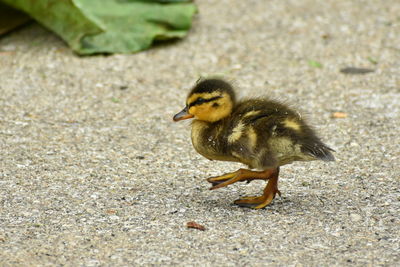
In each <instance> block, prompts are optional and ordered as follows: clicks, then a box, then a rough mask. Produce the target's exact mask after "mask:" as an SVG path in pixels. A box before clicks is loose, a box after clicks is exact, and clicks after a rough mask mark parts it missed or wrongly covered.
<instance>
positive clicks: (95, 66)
mask: <svg viewBox="0 0 400 267" xmlns="http://www.w3.org/2000/svg"><path fill="white" fill-rule="evenodd" d="M197 3H198V5H199V11H200V12H199V14H198V16H197V17H196V20H195V22H194V27H193V29H192V31H191V32H190V34H189V36H188V38H186V39H185V40H184V41H180V42H176V43H171V44H167V45H159V46H157V47H156V48H154V49H151V50H148V51H146V52H142V53H138V54H133V55H112V56H94V57H83V58H82V57H78V56H76V55H74V54H73V53H72V52H71V51H70V50H69V49H68V47H66V45H65V44H64V43H63V42H62V41H61V40H60V39H59V38H58V37H56V36H55V35H53V34H52V33H50V32H48V31H47V30H45V29H44V28H42V27H41V26H39V25H37V24H31V25H29V26H27V27H25V28H23V29H21V30H19V31H17V32H14V33H13V34H10V35H8V36H6V37H5V38H2V39H1V40H0V51H1V52H0V80H1V83H0V92H1V94H0V149H1V158H0V171H1V172H0V175H1V176H0V188H1V195H0V204H1V205H0V209H1V210H0V265H1V266H35V265H36V266H49V265H67V266H124V265H125V266H126V265H130V266H132V265H159V264H163V265H176V266H188V265H192V266H236V265H239V266H245V265H246V266H265V265H270V266H345V265H349V266H350V265H351V266H395V265H396V263H397V264H398V262H399V261H400V247H399V246H400V226H399V225H400V224H399V222H400V216H399V209H400V189H399V188H400V178H399V173H400V165H399V163H400V162H399V156H400V146H399V143H400V138H399V131H400V120H399V117H400V75H399V73H400V46H399V43H400V40H399V38H400V16H399V14H400V2H397V1H361V0H353V1H351V0H346V1H345V0H343V1H335V0H330V1H316V0H314V1H313V0H296V1H295V0H291V1H290V0H284V1H283V0H271V1H258V0H247V1H232V0H230V1H228V0H219V1H215V0H214V1H211V0H208V1H206V0H203V1H197ZM315 62H319V63H321V64H322V66H318V64H317V63H315ZM345 67H362V68H370V69H373V70H375V71H374V72H371V73H368V74H364V75H350V74H343V73H341V72H340V71H339V70H340V69H342V68H345ZM215 73H219V74H224V75H225V76H226V77H228V79H231V80H232V81H234V83H235V85H236V87H237V89H238V93H239V95H241V96H260V95H267V96H269V97H272V98H275V99H280V100H282V101H285V102H287V103H290V104H292V106H294V107H297V108H298V109H299V110H300V111H302V112H303V113H304V114H307V116H308V118H309V120H310V122H311V124H313V125H314V126H315V127H316V128H317V130H318V131H319V132H320V135H321V137H322V139H323V140H324V141H325V142H326V143H327V144H328V145H330V146H332V147H333V148H334V149H335V150H336V151H337V152H336V153H335V156H336V158H337V161H336V162H334V163H324V162H312V163H295V164H292V165H287V166H285V167H283V168H282V170H281V180H280V181H281V182H280V190H281V192H282V193H283V194H282V197H281V198H277V199H275V201H274V202H273V204H272V205H270V206H268V207H267V208H266V209H264V210H251V209H245V208H239V207H236V206H234V205H232V202H233V200H235V199H237V198H239V197H240V196H245V195H253V194H259V193H260V191H261V190H262V188H263V183H262V182H259V181H256V182H253V183H251V184H249V185H245V184H235V185H232V186H229V187H227V188H223V189H220V190H216V191H209V190H208V188H209V186H210V185H209V184H208V183H207V182H206V181H205V180H204V179H205V178H206V177H208V176H212V175H217V174H221V173H224V172H228V171H234V170H236V169H237V168H238V167H240V165H239V164H235V163H227V162H215V161H213V162H211V161H208V160H206V159H204V158H202V157H201V156H200V155H198V154H197V153H196V152H195V151H194V149H193V147H192V145H191V143H190V137H189V136H190V128H189V124H188V123H185V122H182V123H173V122H172V116H173V114H174V113H176V112H177V111H180V110H181V108H182V107H183V105H184V99H185V97H186V94H187V91H188V89H189V88H190V86H191V85H192V84H193V83H194V81H195V80H196V79H197V78H198V77H199V76H200V75H204V74H215ZM337 111H339V112H345V113H346V114H347V117H346V118H332V113H333V112H337ZM189 221H195V222H197V223H199V224H202V225H204V226H205V227H206V230H205V231H199V230H196V229H188V228H186V223H187V222H189ZM397 266H398V265H397Z"/></svg>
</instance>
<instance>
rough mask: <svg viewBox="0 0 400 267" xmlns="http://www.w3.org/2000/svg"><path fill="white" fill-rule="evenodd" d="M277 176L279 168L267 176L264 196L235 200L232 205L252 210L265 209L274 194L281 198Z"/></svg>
mask: <svg viewBox="0 0 400 267" xmlns="http://www.w3.org/2000/svg"><path fill="white" fill-rule="evenodd" d="M278 175H279V168H277V169H275V170H273V172H272V174H271V175H270V176H269V181H268V184H267V186H266V187H265V189H264V194H263V195H262V196H259V197H244V198H241V199H237V200H235V202H234V204H236V205H238V206H240V207H248V208H254V209H262V208H265V207H266V206H268V205H269V204H270V203H271V202H272V200H273V199H274V198H275V195H276V194H278V195H279V196H281V192H280V191H279V190H278Z"/></svg>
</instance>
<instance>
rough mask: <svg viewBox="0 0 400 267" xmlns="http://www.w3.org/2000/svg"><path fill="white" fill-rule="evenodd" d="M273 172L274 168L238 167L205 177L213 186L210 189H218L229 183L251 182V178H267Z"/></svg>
mask: <svg viewBox="0 0 400 267" xmlns="http://www.w3.org/2000/svg"><path fill="white" fill-rule="evenodd" d="M274 172H275V170H273V169H272V170H265V171H250V170H246V169H239V170H237V171H235V172H231V173H227V174H224V175H222V176H217V177H210V178H208V179H207V181H209V182H210V183H212V184H213V186H212V187H211V188H210V190H214V189H218V188H221V187H225V186H228V185H230V184H233V183H236V182H239V181H247V182H251V181H253V180H268V179H269V177H270V176H271V175H272V174H273V173H274Z"/></svg>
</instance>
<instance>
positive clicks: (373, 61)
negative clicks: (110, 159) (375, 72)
mask: <svg viewBox="0 0 400 267" xmlns="http://www.w3.org/2000/svg"><path fill="white" fill-rule="evenodd" d="M367 59H368V61H369V62H371V63H372V64H374V65H376V64H378V60H376V59H374V58H372V57H367Z"/></svg>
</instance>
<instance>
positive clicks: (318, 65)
mask: <svg viewBox="0 0 400 267" xmlns="http://www.w3.org/2000/svg"><path fill="white" fill-rule="evenodd" d="M308 65H310V66H311V67H314V68H322V64H321V63H319V62H318V61H314V60H309V61H308Z"/></svg>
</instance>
